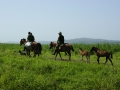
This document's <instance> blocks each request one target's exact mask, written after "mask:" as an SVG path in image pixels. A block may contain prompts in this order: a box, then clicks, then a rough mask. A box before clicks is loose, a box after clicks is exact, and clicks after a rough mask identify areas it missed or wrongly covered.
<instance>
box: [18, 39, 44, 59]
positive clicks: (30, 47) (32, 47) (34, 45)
mask: <svg viewBox="0 0 120 90" xmlns="http://www.w3.org/2000/svg"><path fill="white" fill-rule="evenodd" d="M22 44H24V45H25V48H26V55H28V56H30V51H34V57H35V56H36V54H38V56H39V55H40V54H41V51H42V46H41V44H40V43H38V42H27V41H26V39H24V38H23V39H21V40H20V45H22Z"/></svg>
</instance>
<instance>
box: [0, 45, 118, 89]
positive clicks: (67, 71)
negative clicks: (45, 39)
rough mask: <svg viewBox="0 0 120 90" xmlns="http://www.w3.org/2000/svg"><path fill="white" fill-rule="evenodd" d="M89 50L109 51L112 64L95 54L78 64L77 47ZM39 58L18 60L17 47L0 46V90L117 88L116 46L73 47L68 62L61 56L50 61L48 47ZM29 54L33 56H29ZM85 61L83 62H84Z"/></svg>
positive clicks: (20, 58) (19, 58) (19, 48)
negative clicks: (89, 59) (98, 61)
mask: <svg viewBox="0 0 120 90" xmlns="http://www.w3.org/2000/svg"><path fill="white" fill-rule="evenodd" d="M92 46H97V47H99V48H101V49H104V50H108V51H112V52H113V53H114V54H113V55H114V59H112V60H113V64H114V66H112V65H111V63H110V62H109V61H108V63H107V64H106V65H104V64H103V63H104V62H105V58H100V64H99V65H98V64H97V61H96V59H97V57H96V55H95V54H93V55H91V62H90V63H86V62H81V56H80V54H79V52H78V49H79V47H81V48H83V49H85V50H88V51H89V50H90V48H91V47H92ZM42 47H43V51H42V55H41V56H39V57H38V56H36V57H35V58H33V57H27V56H21V55H20V54H19V53H18V50H23V46H19V45H18V44H0V89H1V90H119V88H120V77H119V76H120V67H119V66H120V56H119V54H120V52H119V50H120V45H119V44H73V47H74V49H75V52H72V60H71V61H69V60H68V56H65V55H64V53H61V54H62V57H63V59H64V60H62V61H61V60H60V59H59V56H58V57H57V60H54V56H53V55H52V51H53V50H54V49H52V50H50V49H49V45H42ZM31 54H33V52H31ZM84 60H86V58H84Z"/></svg>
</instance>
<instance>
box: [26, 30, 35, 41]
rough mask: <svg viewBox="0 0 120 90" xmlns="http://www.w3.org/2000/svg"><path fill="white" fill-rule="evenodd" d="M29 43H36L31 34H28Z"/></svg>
mask: <svg viewBox="0 0 120 90" xmlns="http://www.w3.org/2000/svg"><path fill="white" fill-rule="evenodd" d="M27 41H28V42H34V41H35V38H34V36H33V34H32V33H31V32H28V37H27Z"/></svg>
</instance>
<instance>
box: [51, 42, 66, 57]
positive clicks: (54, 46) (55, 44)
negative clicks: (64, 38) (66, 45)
mask: <svg viewBox="0 0 120 90" xmlns="http://www.w3.org/2000/svg"><path fill="white" fill-rule="evenodd" d="M56 46H57V43H55V42H52V41H51V42H50V47H49V49H52V48H56ZM65 55H67V52H65Z"/></svg>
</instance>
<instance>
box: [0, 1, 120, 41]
mask: <svg viewBox="0 0 120 90" xmlns="http://www.w3.org/2000/svg"><path fill="white" fill-rule="evenodd" d="M29 31H30V32H32V33H33V35H34V36H35V40H36V41H55V40H57V38H58V32H60V31H61V32H62V33H63V35H64V37H65V39H66V40H69V39H75V38H83V37H86V38H93V39H108V40H120V0H0V42H8V41H18V42H19V41H20V39H21V38H27V35H28V32H29Z"/></svg>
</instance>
